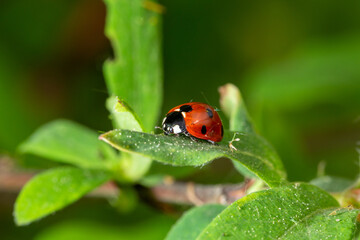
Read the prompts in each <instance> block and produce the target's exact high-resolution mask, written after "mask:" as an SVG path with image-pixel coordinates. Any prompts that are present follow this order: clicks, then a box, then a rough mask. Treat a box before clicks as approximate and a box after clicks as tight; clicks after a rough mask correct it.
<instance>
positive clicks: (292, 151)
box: [0, 0, 360, 239]
mask: <svg viewBox="0 0 360 240" xmlns="http://www.w3.org/2000/svg"><path fill="white" fill-rule="evenodd" d="M161 3H162V4H163V5H164V6H165V7H166V12H165V13H164V24H163V53H164V55H163V56H164V76H165V77H164V90H165V91H164V92H165V95H164V104H163V113H164V114H165V113H166V112H167V110H168V109H170V108H171V107H173V106H175V105H178V104H181V103H184V102H188V101H190V100H193V101H201V102H206V101H208V102H209V103H210V104H211V105H214V106H219V103H218V98H219V95H218V93H217V88H218V87H219V86H220V85H223V84H225V83H228V82H232V83H234V84H236V85H237V86H238V87H239V88H240V89H241V91H242V94H243V97H244V99H245V101H246V103H247V105H248V110H249V112H250V115H251V116H252V117H253V120H254V121H255V123H256V126H257V128H258V130H259V132H260V133H261V134H262V135H263V136H264V137H266V138H267V139H268V141H269V142H271V143H272V144H273V145H274V147H275V148H276V149H277V151H278V153H279V155H280V156H281V158H282V160H283V162H284V165H285V167H286V169H287V171H288V176H289V179H290V180H292V181H308V180H310V179H312V178H314V177H316V172H317V168H318V164H319V163H320V162H324V163H325V173H326V174H329V175H334V176H340V177H345V178H350V179H354V178H356V176H357V175H358V174H359V168H360V166H359V164H358V163H359V161H360V160H359V155H358V153H357V151H356V147H357V143H358V144H359V141H360V2H359V1H355V0H346V1H342V2H341V3H340V2H339V1H334V0H329V1H327V2H326V4H324V2H323V1H299V0H296V1H291V2H289V1H284V0H275V1H270V2H269V1H265V0H255V1H236V0H233V1H205V0H198V1H189V0H171V1H169V0H163V1H161ZM105 15H106V9H105V6H104V4H103V2H102V1H100V0H87V1H85V0H72V1H70V0H52V1H46V0H33V1H30V0H17V1H10V0H3V1H1V3H0V153H1V154H2V155H10V156H12V158H13V159H16V161H18V163H19V164H20V165H21V166H22V167H31V168H38V167H44V166H46V163H44V162H43V161H40V160H38V159H36V160H34V159H24V158H18V157H17V156H16V154H15V150H16V147H17V146H18V144H19V143H20V142H22V141H23V140H25V139H26V138H27V137H28V136H29V135H30V134H31V133H32V132H33V131H34V130H35V129H36V128H37V127H39V126H40V125H42V124H44V123H46V122H48V121H50V120H53V119H57V118H68V119H72V120H74V121H76V122H79V123H81V124H84V125H86V126H88V127H90V128H93V129H95V130H98V131H106V130H109V129H110V128H111V123H110V121H109V120H108V113H107V111H106V109H105V107H104V104H105V100H106V97H107V90H106V87H105V83H104V80H103V75H102V64H103V62H104V60H106V59H107V58H109V57H110V56H111V55H112V50H111V47H110V44H109V41H108V40H107V39H106V38H105V36H104V33H103V32H104V24H105ZM203 95H205V97H204V96H203ZM205 98H206V99H207V100H206V99H205ZM223 119H224V117H223ZM159 122H160V119H159ZM216 164H217V165H218V164H219V163H216ZM205 170H206V169H205ZM202 171H203V172H205V173H203V174H205V175H206V171H204V169H203V170H202ZM209 171H210V170H209ZM0 194H1V197H0V223H1V224H0V226H1V227H0V232H1V235H3V236H6V238H5V239H19V238H22V239H33V238H35V239H55V237H54V236H59V232H61V233H62V234H65V233H68V235H67V236H73V237H74V238H76V236H80V235H81V236H85V235H86V234H85V233H87V235H88V236H87V237H86V239H91V238H90V237H93V238H94V239H95V238H96V239H97V237H96V236H97V235H96V232H103V231H105V232H109V236H107V238H105V237H104V238H105V239H115V238H116V237H115V236H120V235H121V233H123V234H125V235H124V236H123V238H124V239H130V238H128V236H130V235H126V234H130V233H126V231H122V229H125V228H124V224H123V223H124V220H123V217H122V216H120V215H119V214H117V213H116V212H114V211H113V210H111V209H108V208H110V207H109V206H108V204H107V202H106V201H104V200H93V199H87V198H86V199H83V200H81V201H80V202H78V203H77V204H75V205H73V206H71V207H70V208H67V209H65V210H64V211H62V212H61V213H57V214H56V215H55V216H51V217H49V218H48V219H47V220H46V221H41V222H39V223H35V224H33V225H31V226H29V227H24V228H16V227H15V226H14V223H13V222H12V215H11V212H12V207H13V206H12V205H13V202H14V200H15V197H16V194H14V193H7V192H4V191H1V190H0ZM89 208H91V209H92V212H93V213H91V214H90V213H89V211H88V209H89ZM144 208H146V207H145V206H144ZM104 209H105V210H104ZM143 215H144V216H143ZM136 217H137V218H139V219H142V221H143V222H140V223H139V220H138V219H136ZM158 218H159V219H158ZM69 219H71V222H69ZM149 219H157V220H158V221H160V222H161V221H163V222H166V224H162V225H161V227H159V228H158V229H153V228H151V227H148V231H149V232H152V233H148V234H147V235H145V236H154V239H156V238H158V237H161V236H164V234H166V232H167V231H168V229H169V227H170V226H171V223H172V222H173V221H174V219H172V218H169V217H165V216H163V215H159V214H158V213H156V212H154V211H153V210H150V209H148V208H146V210H144V211H141V213H139V214H138V215H136V216H134V220H133V222H134V223H138V224H142V226H147V225H146V224H148V225H149V222H146V221H149ZM130 222H131V221H130ZM130 222H128V223H127V224H130ZM89 226H90V227H89ZM91 226H92V227H91ZM132 226H133V228H134V229H135V228H136V225H132ZM88 228H91V229H92V231H94V232H93V233H89V232H87V231H86V230H84V229H88ZM74 229H77V230H74ZM126 229H127V230H128V231H129V232H131V229H130V230H129V228H126ZM132 231H134V230H132ZM119 232H120V233H119ZM71 234H73V235H71ZM74 234H75V235H74ZM76 234H79V235H76ZM119 234H120V235H119ZM151 234H153V235H151ZM156 234H158V235H156ZM132 236H133V235H132ZM137 237H139V238H141V236H140V235H139V236H137ZM56 239H61V236H59V238H56ZM78 239H80V237H79V238H78ZM84 239H85V238H84ZM117 239H119V238H117Z"/></svg>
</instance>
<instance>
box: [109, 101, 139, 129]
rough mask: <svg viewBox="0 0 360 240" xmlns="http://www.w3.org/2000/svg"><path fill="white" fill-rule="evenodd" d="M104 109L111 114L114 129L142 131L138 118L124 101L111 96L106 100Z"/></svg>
mask: <svg viewBox="0 0 360 240" xmlns="http://www.w3.org/2000/svg"><path fill="white" fill-rule="evenodd" d="M106 107H107V109H108V111H109V112H110V113H111V118H112V120H113V125H114V127H115V128H121V129H129V130H134V131H141V132H142V131H144V128H143V126H142V124H141V121H140V119H139V117H138V116H137V115H136V113H135V112H134V111H133V110H132V108H131V107H130V106H129V105H128V104H127V103H126V102H125V101H122V100H120V99H119V98H118V97H115V96H112V97H109V98H108V99H107V101H106Z"/></svg>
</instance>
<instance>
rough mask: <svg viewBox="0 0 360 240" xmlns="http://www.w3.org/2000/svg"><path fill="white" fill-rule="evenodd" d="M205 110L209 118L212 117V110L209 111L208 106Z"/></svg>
mask: <svg viewBox="0 0 360 240" xmlns="http://www.w3.org/2000/svg"><path fill="white" fill-rule="evenodd" d="M206 112H207V114H208V115H209V117H210V118H213V117H214V114H213V112H212V111H211V109H210V108H207V109H206Z"/></svg>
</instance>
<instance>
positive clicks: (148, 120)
mask: <svg viewBox="0 0 360 240" xmlns="http://www.w3.org/2000/svg"><path fill="white" fill-rule="evenodd" d="M147 2H148V1H145V0H106V1H105V3H106V5H107V10H108V12H107V19H106V30H105V32H106V35H107V37H108V38H109V39H110V41H111V43H112V46H113V48H114V54H115V59H114V60H112V61H110V60H109V61H107V62H106V63H105V65H104V75H105V80H106V83H107V86H108V89H109V91H110V93H111V94H112V95H115V96H120V97H121V98H122V99H124V100H125V101H126V102H127V103H129V104H130V105H131V106H132V107H133V108H134V110H135V112H136V113H138V115H139V117H140V119H141V120H142V123H143V124H144V130H145V131H147V132H149V131H153V130H154V126H155V123H156V122H157V120H158V117H159V113H160V106H161V99H162V59H161V53H160V49H161V47H160V42H161V41H160V38H161V37H160V26H161V15H160V14H159V13H156V12H155V11H152V10H149V9H147V8H145V7H146V3H147ZM153 2H155V1H153ZM153 5H154V4H153Z"/></svg>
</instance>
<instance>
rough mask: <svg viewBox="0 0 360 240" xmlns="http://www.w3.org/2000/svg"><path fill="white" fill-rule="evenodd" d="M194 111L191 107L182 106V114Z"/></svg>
mask: <svg viewBox="0 0 360 240" xmlns="http://www.w3.org/2000/svg"><path fill="white" fill-rule="evenodd" d="M192 110H193V109H192V107H191V106H190V105H182V106H181V107H180V112H191V111H192Z"/></svg>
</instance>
